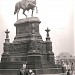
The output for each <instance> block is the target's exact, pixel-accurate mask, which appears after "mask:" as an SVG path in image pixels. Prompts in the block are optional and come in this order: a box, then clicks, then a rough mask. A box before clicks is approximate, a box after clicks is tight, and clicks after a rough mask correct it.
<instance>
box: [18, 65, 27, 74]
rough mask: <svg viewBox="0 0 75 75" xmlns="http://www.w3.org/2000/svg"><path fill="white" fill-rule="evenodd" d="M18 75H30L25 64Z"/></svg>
mask: <svg viewBox="0 0 75 75" xmlns="http://www.w3.org/2000/svg"><path fill="white" fill-rule="evenodd" d="M18 75H28V71H27V69H26V64H23V67H22V68H21V69H20V70H19V72H18Z"/></svg>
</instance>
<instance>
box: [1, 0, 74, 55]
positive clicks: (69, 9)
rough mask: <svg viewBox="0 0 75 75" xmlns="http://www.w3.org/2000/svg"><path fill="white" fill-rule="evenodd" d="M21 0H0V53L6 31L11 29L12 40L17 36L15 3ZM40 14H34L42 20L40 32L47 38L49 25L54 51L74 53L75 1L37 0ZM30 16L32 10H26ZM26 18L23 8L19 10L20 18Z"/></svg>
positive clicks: (55, 52) (56, 53)
mask: <svg viewBox="0 0 75 75" xmlns="http://www.w3.org/2000/svg"><path fill="white" fill-rule="evenodd" d="M18 1H19V0H0V55H1V54H2V53H3V43H4V41H5V33H4V31H5V30H6V29H8V30H9V31H10V34H9V36H10V42H12V41H13V39H14V37H15V33H16V30H15V27H14V23H15V22H16V18H17V16H16V15H14V9H15V4H16V2H18ZM36 1H37V7H38V14H36V11H34V16H37V17H39V19H40V20H41V24H40V34H41V36H42V38H43V40H45V38H46V32H45V29H46V28H47V27H48V28H49V29H50V30H51V31H50V37H51V41H52V45H53V52H54V54H55V56H57V55H58V54H59V53H61V52H69V53H71V54H74V2H73V0H36ZM26 14H27V15H28V16H29V17H30V14H31V11H29V13H28V12H26ZM21 18H25V16H24V15H23V14H22V10H21V11H20V12H19V19H21Z"/></svg>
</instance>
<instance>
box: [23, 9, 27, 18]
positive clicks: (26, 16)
mask: <svg viewBox="0 0 75 75" xmlns="http://www.w3.org/2000/svg"><path fill="white" fill-rule="evenodd" d="M23 14H24V15H25V16H26V18H27V15H26V14H25V10H23Z"/></svg>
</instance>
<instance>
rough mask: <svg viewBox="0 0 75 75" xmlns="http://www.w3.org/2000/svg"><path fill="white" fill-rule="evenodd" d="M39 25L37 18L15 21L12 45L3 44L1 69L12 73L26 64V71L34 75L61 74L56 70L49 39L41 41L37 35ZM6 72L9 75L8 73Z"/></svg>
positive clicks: (59, 70)
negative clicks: (29, 70)
mask: <svg viewBox="0 0 75 75" xmlns="http://www.w3.org/2000/svg"><path fill="white" fill-rule="evenodd" d="M40 23H41V21H40V20H39V19H38V18H37V17H29V18H25V19H20V20H18V21H16V23H15V24H14V25H15V27H16V36H15V38H14V41H13V43H4V53H3V54H2V58H1V63H0V68H1V69H5V70H8V69H9V70H10V69H11V70H12V71H13V72H14V70H16V69H20V68H21V67H22V66H23V64H27V69H32V70H33V71H34V72H35V73H36V75H38V74H51V73H60V72H61V68H57V67H56V65H55V62H54V53H53V52H52V42H51V41H49V39H48V40H47V41H43V40H42V37H41V35H40V33H39V24H40ZM13 69H14V70H13ZM1 72H2V71H1ZM6 72H7V73H8V75H9V72H8V71H6ZM16 72H17V70H16ZM14 73H15V72H14ZM14 75H15V74H14Z"/></svg>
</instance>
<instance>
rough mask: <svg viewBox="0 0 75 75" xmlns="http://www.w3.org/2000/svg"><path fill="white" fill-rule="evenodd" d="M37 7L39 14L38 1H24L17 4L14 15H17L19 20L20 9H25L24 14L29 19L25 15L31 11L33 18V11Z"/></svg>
mask: <svg viewBox="0 0 75 75" xmlns="http://www.w3.org/2000/svg"><path fill="white" fill-rule="evenodd" d="M35 7H36V13H37V12H38V10H37V6H36V0H22V1H19V2H17V3H16V5H15V11H14V15H15V14H16V13H17V19H18V13H19V10H20V9H23V14H24V15H25V16H26V17H27V15H26V14H25V11H26V10H27V11H29V10H30V9H31V10H32V14H31V16H32V17H33V11H34V8H35Z"/></svg>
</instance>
